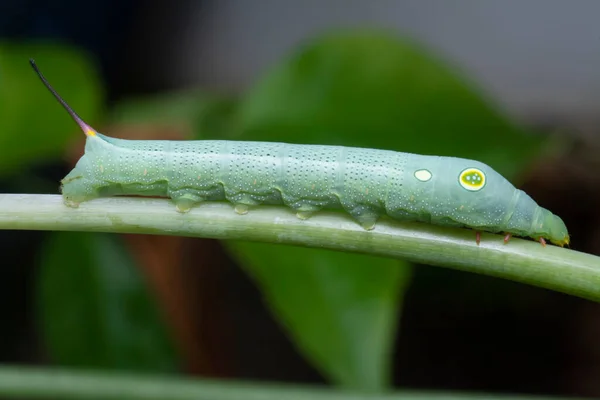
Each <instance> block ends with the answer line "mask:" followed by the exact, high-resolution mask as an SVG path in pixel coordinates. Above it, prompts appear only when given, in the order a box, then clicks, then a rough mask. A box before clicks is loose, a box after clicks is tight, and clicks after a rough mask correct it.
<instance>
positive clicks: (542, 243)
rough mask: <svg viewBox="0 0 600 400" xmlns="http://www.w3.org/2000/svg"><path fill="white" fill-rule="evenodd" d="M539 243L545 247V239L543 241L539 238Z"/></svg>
mask: <svg viewBox="0 0 600 400" xmlns="http://www.w3.org/2000/svg"><path fill="white" fill-rule="evenodd" d="M540 243H541V245H542V246H544V247H546V239H544V238H543V237H541V238H540Z"/></svg>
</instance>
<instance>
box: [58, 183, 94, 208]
mask: <svg viewBox="0 0 600 400" xmlns="http://www.w3.org/2000/svg"><path fill="white" fill-rule="evenodd" d="M61 183H62V185H61V187H60V191H61V193H62V196H63V202H64V204H65V205H66V206H67V207H71V208H78V207H79V204H81V203H83V202H84V201H88V200H92V199H96V198H98V197H99V194H98V184H97V183H95V182H93V181H90V180H87V179H85V178H83V177H82V176H77V177H74V178H70V179H66V178H65V179H63V180H62V181H61Z"/></svg>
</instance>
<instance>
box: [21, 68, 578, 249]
mask: <svg viewBox="0 0 600 400" xmlns="http://www.w3.org/2000/svg"><path fill="white" fill-rule="evenodd" d="M30 62H31V65H32V67H33V68H34V70H35V71H36V72H37V74H38V76H39V77H40V79H41V80H42V82H43V83H44V85H45V86H46V87H47V88H48V89H49V90H50V91H51V92H52V94H53V95H54V96H55V97H56V99H57V100H58V101H59V102H60V103H61V104H62V105H63V106H64V107H65V109H66V110H67V111H68V112H69V114H70V115H71V117H72V118H73V119H74V120H75V122H77V124H78V125H79V126H80V127H81V129H82V130H83V132H84V133H85V134H86V136H87V137H86V144H85V153H84V155H83V156H82V157H81V158H80V159H79V161H78V162H77V164H76V166H75V167H74V168H73V170H71V172H69V174H68V175H67V176H66V177H65V178H64V179H63V180H62V181H61V184H62V186H61V191H62V196H63V198H64V202H65V204H66V205H67V206H69V207H77V206H78V205H79V204H80V203H82V202H84V201H87V200H91V199H94V198H97V197H102V196H115V195H146V196H163V197H169V198H171V200H172V201H173V203H174V204H175V207H176V209H177V211H179V212H186V211H189V210H190V209H191V208H192V207H194V206H197V205H199V204H200V203H202V202H204V201H216V200H228V201H229V202H231V203H232V204H233V205H234V209H235V211H236V212H238V213H240V214H244V213H246V212H248V209H249V207H252V206H258V205H260V204H283V205H285V206H288V207H290V208H292V209H293V210H295V211H296V213H297V215H298V217H299V218H303V219H306V218H310V216H311V215H312V214H313V213H315V212H318V211H319V210H321V209H328V208H331V209H342V210H344V211H345V212H347V213H348V214H349V215H350V216H352V217H353V218H354V219H355V220H356V221H357V222H358V223H359V224H360V225H361V226H362V227H363V228H365V229H367V230H371V229H373V228H374V227H375V224H376V222H377V220H378V219H379V218H380V216H382V215H387V216H389V217H391V218H392V219H397V220H411V221H420V222H425V223H430V224H436V225H442V226H455V227H465V228H471V229H474V230H475V231H477V232H480V231H486V232H492V233H504V234H505V235H506V237H505V241H507V240H508V238H509V237H510V235H515V236H521V237H530V238H533V239H535V240H538V241H540V242H541V243H542V244H545V240H549V241H550V242H551V243H554V244H556V245H558V246H561V247H562V246H564V245H568V244H569V234H568V232H567V228H566V226H565V224H564V223H563V221H562V220H561V218H560V217H558V216H556V215H554V214H552V213H551V212H550V211H548V210H547V209H545V208H542V207H540V206H538V205H537V204H536V202H535V201H534V200H533V199H532V198H531V197H530V196H528V195H527V194H526V193H524V192H523V191H521V190H519V189H516V188H515V187H514V186H513V185H512V184H511V183H510V182H509V181H508V180H506V179H505V178H504V177H502V176H501V175H500V174H498V173H497V172H496V171H494V170H493V169H492V168H491V167H489V166H487V165H485V164H483V163H481V162H479V161H474V160H468V159H463V158H455V157H439V156H429V155H418V154H410V153H401V152H395V151H390V150H379V149H367V148H355V147H344V146H325V145H300V144H288V143H273V142H250V141H226V140H193V141H167V140H124V139H116V138H111V137H108V136H105V135H103V134H101V133H99V132H97V131H95V130H94V129H93V128H92V127H90V126H89V125H87V124H86V123H85V122H83V120H82V119H81V118H80V117H79V116H78V115H77V114H76V113H75V112H74V111H73V110H72V109H71V108H70V107H69V106H68V105H67V103H66V102H65V101H64V100H63V99H62V98H61V97H60V96H59V95H58V93H57V92H56V91H55V90H54V89H53V88H52V86H51V85H50V84H49V83H48V81H47V80H46V79H45V78H44V76H43V75H42V74H41V73H40V71H39V70H38V68H37V66H36V65H35V62H34V61H33V60H31V61H30ZM477 241H478V243H479V234H478V235H477Z"/></svg>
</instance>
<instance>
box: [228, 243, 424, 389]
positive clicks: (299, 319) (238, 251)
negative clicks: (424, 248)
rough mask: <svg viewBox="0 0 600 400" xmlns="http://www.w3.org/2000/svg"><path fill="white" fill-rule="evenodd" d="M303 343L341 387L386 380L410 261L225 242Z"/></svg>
mask: <svg viewBox="0 0 600 400" xmlns="http://www.w3.org/2000/svg"><path fill="white" fill-rule="evenodd" d="M225 245H226V246H227V247H228V248H229V249H230V250H231V252H232V254H234V255H235V257H236V258H237V260H238V261H239V262H240V263H241V264H242V265H244V267H245V268H246V270H247V271H248V273H249V274H250V275H251V276H253V277H254V278H255V279H256V282H257V283H258V285H259V286H260V288H261V291H262V293H263V295H264V296H265V298H266V301H267V302H268V304H269V306H271V307H272V308H273V309H274V310H275V311H276V312H277V315H278V316H279V319H280V320H281V322H282V323H283V324H284V325H285V326H286V328H287V329H288V332H289V334H290V336H291V337H292V338H293V340H294V341H295V342H296V344H297V345H298V346H299V347H300V350H301V351H302V352H303V353H304V354H305V355H306V357H307V358H308V359H309V360H311V361H312V362H313V363H314V365H315V366H316V367H317V368H318V369H320V370H321V372H322V373H323V374H324V375H325V376H326V377H327V378H329V379H330V380H331V381H333V382H334V383H337V384H339V385H341V386H344V387H348V388H353V389H362V390H381V389H384V388H386V387H388V386H389V384H390V382H389V377H390V354H391V352H392V344H393V343H394V338H395V333H396V328H397V321H398V319H399V309H400V306H401V305H402V293H403V291H404V288H405V287H406V286H407V284H408V282H409V280H410V276H411V271H412V270H411V268H410V267H409V266H408V265H406V264H404V263H402V262H400V261H397V260H392V259H387V258H379V257H374V256H366V255H357V254H350V253H341V252H335V251H329V250H320V249H307V248H300V247H293V246H283V245H278V246H273V245H270V244H262V243H248V242H229V241H228V242H226V243H225Z"/></svg>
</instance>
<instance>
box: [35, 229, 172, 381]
mask: <svg viewBox="0 0 600 400" xmlns="http://www.w3.org/2000/svg"><path fill="white" fill-rule="evenodd" d="M40 257H41V258H40V259H41V266H40V267H41V270H40V274H39V281H38V284H39V291H38V304H39V312H40V317H41V322H42V331H43V334H44V338H45V342H46V345H47V348H48V351H49V353H50V356H51V357H52V358H53V360H54V361H55V362H57V363H59V364H61V365H67V366H76V367H100V368H111V369H113V368H114V369H119V368H121V369H129V370H135V371H149V372H159V371H174V370H175V368H176V367H177V362H178V360H177V359H176V355H175V352H174V348H173V347H172V345H171V342H170V338H169V337H168V335H167V333H166V329H165V326H164V323H163V321H162V320H161V318H160V315H159V312H158V311H157V308H158V307H157V305H156V304H155V302H154V300H153V298H152V296H151V294H150V293H149V291H148V289H147V287H146V282H144V280H143V277H142V276H141V275H140V273H139V272H138V271H137V270H136V266H135V264H134V263H133V261H132V259H131V258H130V255H129V253H128V252H127V249H126V248H125V247H124V244H123V243H122V242H121V240H120V237H119V236H115V235H109V234H92V233H80V232H54V233H53V234H52V235H51V236H50V237H49V240H48V241H47V242H46V244H45V247H44V249H43V251H42V252H41V256H40Z"/></svg>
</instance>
